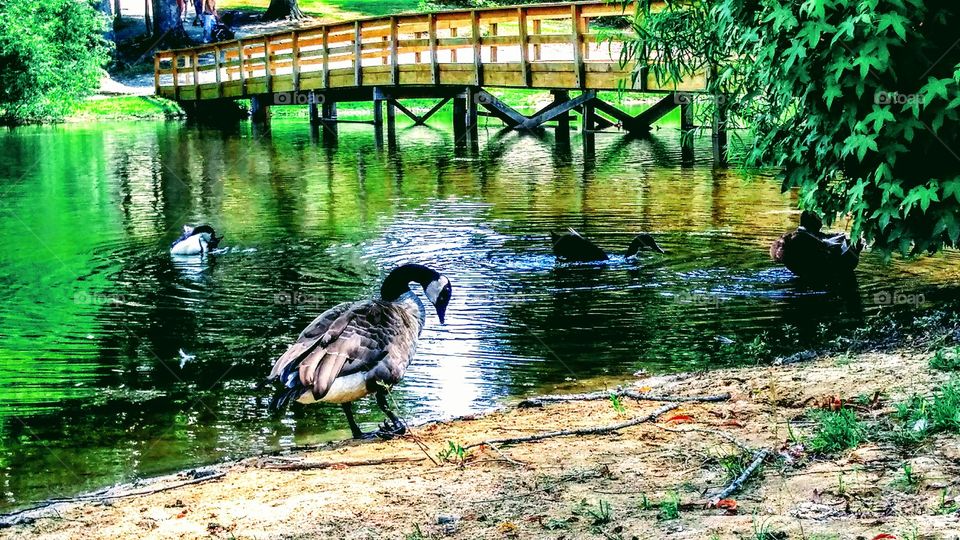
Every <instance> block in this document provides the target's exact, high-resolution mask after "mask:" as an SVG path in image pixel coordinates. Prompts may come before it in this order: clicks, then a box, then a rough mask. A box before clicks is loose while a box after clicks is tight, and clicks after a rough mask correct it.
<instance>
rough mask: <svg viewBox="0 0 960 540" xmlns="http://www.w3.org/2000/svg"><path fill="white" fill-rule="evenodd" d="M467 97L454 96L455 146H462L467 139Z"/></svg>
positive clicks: (461, 95)
mask: <svg viewBox="0 0 960 540" xmlns="http://www.w3.org/2000/svg"><path fill="white" fill-rule="evenodd" d="M467 99H468V97H467V95H466V94H457V95H455V96H453V140H454V145H456V146H460V145H462V144H463V143H464V141H465V140H466V137H467Z"/></svg>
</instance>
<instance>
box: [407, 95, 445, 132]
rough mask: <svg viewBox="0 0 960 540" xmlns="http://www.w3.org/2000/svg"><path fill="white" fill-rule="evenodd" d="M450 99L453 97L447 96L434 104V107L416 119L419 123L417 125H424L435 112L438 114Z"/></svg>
mask: <svg viewBox="0 0 960 540" xmlns="http://www.w3.org/2000/svg"><path fill="white" fill-rule="evenodd" d="M450 99H451V98H448V97H445V98H443V99H441V100H440V102H439V103H437V104H436V105H434V106H433V108H432V109H430V110H429V111H427V112H426V113H425V114H424V115H423V116H421V117H420V119H419V120H416V121H415V122H416V123H417V125H418V126H422V125H423V124H424V123H426V121H427V120H429V119H430V117H431V116H433V115H434V114H436V113H437V111H439V110H440V109H441V108H443V106H444V105H446V104H447V102H448V101H450Z"/></svg>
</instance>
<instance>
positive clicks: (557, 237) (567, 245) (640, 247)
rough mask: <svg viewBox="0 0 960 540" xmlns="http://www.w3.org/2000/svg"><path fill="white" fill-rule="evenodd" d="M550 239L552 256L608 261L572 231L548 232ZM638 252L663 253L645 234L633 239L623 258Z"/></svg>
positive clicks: (589, 260) (574, 259)
mask: <svg viewBox="0 0 960 540" xmlns="http://www.w3.org/2000/svg"><path fill="white" fill-rule="evenodd" d="M550 239H551V240H552V241H553V254H554V255H556V256H557V257H560V258H563V259H566V260H568V261H574V262H596V261H606V260H608V259H609V257H607V254H606V252H604V251H603V250H602V249H600V248H599V247H597V245H596V244H594V243H593V242H591V241H590V240H587V239H586V238H584V237H583V236H581V235H580V233H578V232H577V231H575V230H573V229H568V230H567V232H565V233H563V234H557V233H555V232H550ZM640 251H656V252H658V253H663V249H662V248H661V247H660V246H659V245H657V241H656V240H654V239H653V237H652V236H650V235H649V234H647V233H640V234H638V235H637V236H636V237H634V239H633V241H632V242H630V247H628V248H627V252H626V253H625V254H624V257H635V256H637V254H638V253H639V252H640Z"/></svg>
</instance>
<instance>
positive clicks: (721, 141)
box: [710, 95, 728, 167]
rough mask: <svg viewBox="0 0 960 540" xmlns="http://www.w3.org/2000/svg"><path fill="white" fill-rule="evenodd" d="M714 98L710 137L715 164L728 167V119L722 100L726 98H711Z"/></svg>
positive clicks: (717, 96)
mask: <svg viewBox="0 0 960 540" xmlns="http://www.w3.org/2000/svg"><path fill="white" fill-rule="evenodd" d="M711 97H712V98H713V126H712V128H713V129H712V130H711V131H712V135H711V137H710V139H711V142H712V147H713V164H714V165H716V166H718V167H726V166H727V150H728V148H727V118H726V115H725V114H724V112H723V108H722V107H721V105H722V103H721V102H720V100H722V99H724V96H719V95H715V96H711Z"/></svg>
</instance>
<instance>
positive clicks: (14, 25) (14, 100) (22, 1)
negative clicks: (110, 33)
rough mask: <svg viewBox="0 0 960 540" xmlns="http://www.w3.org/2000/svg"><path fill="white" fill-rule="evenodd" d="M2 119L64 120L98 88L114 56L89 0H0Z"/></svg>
mask: <svg viewBox="0 0 960 540" xmlns="http://www.w3.org/2000/svg"><path fill="white" fill-rule="evenodd" d="M0 21H3V23H2V24H0V123H5V124H23V123H30V122H40V121H45V120H58V119H60V118H62V117H63V115H64V114H66V113H67V112H69V110H70V108H71V107H72V106H73V105H74V103H76V101H77V100H78V99H82V98H83V97H84V96H86V95H88V94H90V93H91V92H92V91H94V90H95V89H96V88H97V87H98V86H99V83H100V76H101V75H102V73H103V66H104V65H105V64H106V62H107V60H108V59H109V49H108V43H107V41H106V40H104V38H103V32H104V31H105V30H106V28H107V21H106V18H105V17H104V16H103V14H102V13H100V12H98V11H97V10H96V9H95V4H94V3H93V2H91V1H89V0H0Z"/></svg>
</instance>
